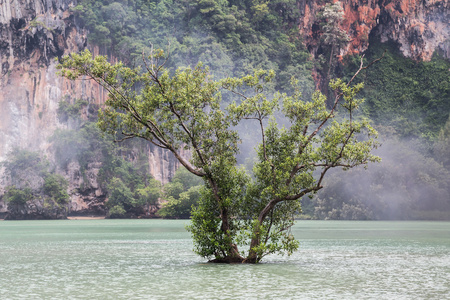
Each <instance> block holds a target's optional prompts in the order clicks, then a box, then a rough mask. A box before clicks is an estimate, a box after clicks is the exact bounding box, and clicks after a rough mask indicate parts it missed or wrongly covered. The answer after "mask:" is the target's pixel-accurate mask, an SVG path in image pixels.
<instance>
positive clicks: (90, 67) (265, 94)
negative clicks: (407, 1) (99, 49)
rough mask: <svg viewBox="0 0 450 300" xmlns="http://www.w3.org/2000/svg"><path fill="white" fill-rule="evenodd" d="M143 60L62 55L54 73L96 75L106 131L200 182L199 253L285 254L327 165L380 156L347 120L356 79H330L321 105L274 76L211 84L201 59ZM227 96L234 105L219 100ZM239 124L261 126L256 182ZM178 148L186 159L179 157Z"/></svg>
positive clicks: (234, 256) (226, 258) (230, 258)
mask: <svg viewBox="0 0 450 300" xmlns="http://www.w3.org/2000/svg"><path fill="white" fill-rule="evenodd" d="M143 61H144V64H143V66H144V67H143V69H140V68H129V67H125V66H124V65H123V64H121V63H118V64H115V65H111V64H110V63H109V62H108V61H107V58H106V57H104V56H97V57H95V58H92V55H91V53H90V52H89V51H84V52H83V53H81V54H72V55H71V56H66V57H64V58H63V59H62V60H61V64H60V66H59V68H60V69H61V70H62V71H61V73H62V75H63V76H65V77H67V78H70V79H76V78H79V77H85V78H89V79H93V80H95V81H97V82H98V83H99V84H100V85H102V86H103V87H104V88H105V89H106V90H107V91H108V92H109V98H108V100H107V102H106V106H105V107H104V108H103V109H102V110H101V112H100V113H99V122H98V124H99V126H100V128H101V129H102V130H103V131H104V132H107V133H110V134H112V135H114V136H115V137H116V138H117V139H118V140H125V139H130V138H142V139H145V140H147V141H149V142H150V143H152V144H154V145H156V146H158V147H161V148H163V149H167V150H169V151H171V152H172V153H173V154H174V155H175V157H176V158H177V159H178V160H179V161H180V163H181V164H182V165H183V166H184V167H185V168H186V169H187V170H188V171H189V172H191V173H192V174H194V175H196V176H198V177H201V178H202V179H203V180H204V183H205V185H204V188H202V190H201V191H200V194H201V197H200V200H199V206H198V207H197V208H196V209H195V210H194V211H193V213H192V224H191V225H190V226H189V230H190V231H191V233H192V235H193V239H194V245H195V251H196V252H197V253H198V254H199V255H201V256H204V257H207V258H213V259H214V261H217V262H248V263H255V262H258V261H260V260H261V259H262V258H263V257H264V256H265V255H267V254H270V253H280V252H281V253H288V254H289V253H291V252H292V251H294V250H295V249H296V248H297V247H298V243H297V241H295V239H294V238H293V236H292V235H291V234H290V233H289V228H290V227H291V226H292V224H293V215H294V214H295V213H297V212H299V211H300V210H301V207H300V199H301V198H302V197H304V196H307V195H310V194H312V193H315V192H316V191H318V190H320V189H321V188H322V184H323V179H324V177H325V175H326V173H327V172H328V171H329V170H330V169H332V168H336V167H342V168H352V167H354V166H357V165H361V164H367V163H368V162H374V161H378V160H379V158H378V157H376V156H374V155H372V154H371V150H372V149H373V148H376V147H377V142H376V140H375V139H374V138H375V137H376V134H377V133H376V131H375V130H374V129H373V128H372V127H371V126H370V124H369V122H368V121H367V120H365V119H362V118H357V117H356V116H355V115H354V112H355V110H357V109H358V107H359V105H360V104H361V103H362V99H357V98H356V94H357V92H358V91H359V90H360V89H362V87H363V85H362V84H357V85H354V86H352V85H351V81H352V80H353V79H352V80H350V82H349V83H344V82H343V81H342V80H339V79H338V80H335V81H332V82H331V83H330V86H331V88H332V89H333V90H334V91H335V99H334V102H333V104H332V106H331V107H330V108H327V106H326V97H325V96H323V95H322V94H321V93H320V92H315V93H314V94H313V95H312V97H311V99H303V98H302V95H301V93H300V87H299V86H298V84H297V82H296V81H295V80H292V84H293V86H294V92H293V93H292V94H291V95H286V94H282V93H272V92H271V89H270V88H269V87H270V86H271V84H270V83H271V81H272V80H273V78H274V76H275V74H274V72H273V71H264V70H256V71H255V72H254V73H253V74H251V75H246V76H243V77H240V78H225V79H222V80H218V81H215V80H214V79H213V78H212V76H211V75H209V71H208V68H207V67H203V65H202V64H201V63H200V64H198V65H197V66H196V67H194V68H184V69H178V70H176V71H175V72H174V73H170V72H169V71H168V70H166V69H165V68H164V65H165V63H166V62H167V56H165V54H164V52H163V51H162V50H152V52H151V54H150V56H149V57H143ZM363 68H364V67H363V66H362V64H361V66H360V69H359V70H358V71H357V72H356V74H357V73H359V71H360V70H361V69H363ZM356 74H355V76H356ZM224 94H229V95H227V97H228V98H230V99H234V101H233V102H229V103H225V102H224V101H223V100H222V95H224ZM242 122H254V123H255V124H256V126H257V127H258V128H259V135H260V143H259V145H257V161H256V163H255V165H254V167H253V174H252V175H253V176H250V175H249V174H247V173H246V172H245V170H244V168H240V167H239V166H238V164H237V160H236V155H237V154H238V152H239V147H238V145H239V143H240V142H241V138H240V136H239V132H238V131H237V130H236V127H235V126H237V125H238V124H240V123H242ZM280 124H284V125H283V126H281V125H280ZM183 148H185V149H189V150H190V152H191V154H192V158H191V159H190V160H187V159H186V158H184V157H183V156H182V155H181V154H180V150H181V149H183ZM243 248H244V249H245V248H247V249H248V250H247V251H243V250H242V249H243Z"/></svg>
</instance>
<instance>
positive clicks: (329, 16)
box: [319, 1, 350, 80]
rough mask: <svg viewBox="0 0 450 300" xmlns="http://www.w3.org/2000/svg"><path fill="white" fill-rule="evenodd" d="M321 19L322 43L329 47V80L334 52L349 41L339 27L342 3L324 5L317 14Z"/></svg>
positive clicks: (328, 78)
mask: <svg viewBox="0 0 450 300" xmlns="http://www.w3.org/2000/svg"><path fill="white" fill-rule="evenodd" d="M319 17H320V19H322V29H323V35H322V38H323V43H324V44H325V45H326V46H329V47H330V59H329V62H328V72H327V80H330V73H331V69H333V66H334V61H333V58H334V56H335V52H336V51H339V50H340V49H341V48H342V47H344V46H346V45H347V43H348V42H349V41H350V38H349V36H348V35H347V33H346V32H345V30H342V29H341V28H340V25H341V24H342V21H343V20H344V11H343V9H342V3H341V2H339V1H338V2H336V3H334V4H330V3H329V4H327V5H325V7H324V9H323V11H322V12H321V14H320V15H319Z"/></svg>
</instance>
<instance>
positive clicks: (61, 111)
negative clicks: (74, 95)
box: [56, 99, 89, 122]
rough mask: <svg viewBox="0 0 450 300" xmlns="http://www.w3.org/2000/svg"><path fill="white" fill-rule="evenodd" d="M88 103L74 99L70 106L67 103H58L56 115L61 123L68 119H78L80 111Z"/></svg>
mask: <svg viewBox="0 0 450 300" xmlns="http://www.w3.org/2000/svg"><path fill="white" fill-rule="evenodd" d="M88 104H89V103H88V102H87V101H86V100H83V99H76V100H75V103H74V104H70V103H69V102H67V101H64V100H62V101H59V103H58V109H57V111H56V112H57V115H58V119H59V120H60V121H61V122H66V121H67V120H68V119H69V118H72V119H78V118H80V111H81V109H82V108H83V107H85V106H87V105H88Z"/></svg>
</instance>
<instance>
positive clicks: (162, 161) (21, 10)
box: [0, 0, 179, 218]
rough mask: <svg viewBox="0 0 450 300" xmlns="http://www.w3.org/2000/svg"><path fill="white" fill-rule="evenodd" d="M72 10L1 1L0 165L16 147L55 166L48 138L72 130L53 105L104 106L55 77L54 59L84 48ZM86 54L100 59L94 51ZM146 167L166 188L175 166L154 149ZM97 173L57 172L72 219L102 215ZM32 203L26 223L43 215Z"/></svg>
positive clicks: (60, 4) (55, 2)
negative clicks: (81, 101) (80, 102)
mask: <svg viewBox="0 0 450 300" xmlns="http://www.w3.org/2000/svg"><path fill="white" fill-rule="evenodd" d="M76 4H77V1H73V0H40V1H36V0H0V91H1V92H0V113H1V118H0V161H2V160H4V159H5V157H6V155H7V153H8V152H9V151H11V150H12V149H13V148H14V147H19V148H24V149H28V150H30V151H38V152H40V153H42V154H44V155H45V156H46V157H47V159H49V160H50V161H51V162H53V163H54V160H55V157H54V153H53V151H54V150H53V149H52V144H51V142H49V137H50V136H51V135H52V134H53V132H54V131H55V129H57V128H70V126H71V125H70V124H68V123H67V122H65V123H62V122H60V120H58V117H57V108H58V103H59V102H60V101H61V100H62V99H65V101H69V102H72V103H73V102H74V101H75V100H76V99H80V98H82V99H84V100H86V101H87V102H88V103H89V104H95V106H97V107H98V106H100V105H101V104H103V103H104V101H105V100H106V96H107V95H106V93H105V92H104V90H103V89H102V88H101V87H100V86H98V85H97V84H96V83H95V82H91V81H87V80H80V81H69V80H66V79H63V78H62V77H60V76H58V75H57V69H56V65H57V62H56V61H55V58H57V57H61V56H62V55H64V54H68V53H71V52H78V51H81V50H83V49H85V48H86V47H88V44H87V31H86V30H85V29H83V28H82V27H80V26H78V25H77V22H76V19H75V17H74V16H73V15H72V13H71V11H70V8H71V7H73V6H75V5H76ZM90 48H91V51H92V52H93V53H95V54H98V53H99V50H98V48H96V47H90ZM93 106H94V105H93ZM149 163H150V165H151V169H150V171H151V173H152V174H154V175H155V177H156V178H158V180H161V181H162V182H168V181H169V179H170V178H171V177H172V176H173V174H174V172H175V170H176V169H177V168H178V166H179V165H178V164H177V163H176V162H175V158H174V157H173V156H171V155H170V154H168V153H165V152H164V151H160V150H159V149H153V148H151V149H150V150H149ZM99 169H100V165H99V164H98V163H91V164H90V165H89V166H88V168H87V169H86V170H83V172H81V170H80V165H79V164H78V163H77V162H71V163H70V164H69V165H68V167H67V168H66V169H64V170H58V173H60V174H62V175H64V177H65V178H66V179H68V181H69V195H70V197H71V202H70V205H69V208H70V211H71V212H72V213H76V214H83V213H86V214H104V213H105V209H104V203H105V199H106V194H105V191H104V190H102V188H101V187H100V185H99V184H98V182H97V174H98V171H99ZM1 173H3V172H1V170H0V174H1ZM0 177H1V176H0ZM3 180H4V179H3ZM8 184H11V183H8V182H0V213H4V212H6V210H7V205H6V204H5V203H4V201H3V200H2V197H1V196H2V194H3V193H4V187H5V186H6V185H8ZM33 203H34V202H33ZM33 203H30V205H29V206H27V207H21V208H20V209H21V210H26V211H27V213H26V215H28V216H29V217H30V218H33V217H32V216H34V215H37V214H42V212H40V211H39V207H40V204H39V201H38V202H36V203H34V204H33ZM18 213H19V214H22V213H24V211H18Z"/></svg>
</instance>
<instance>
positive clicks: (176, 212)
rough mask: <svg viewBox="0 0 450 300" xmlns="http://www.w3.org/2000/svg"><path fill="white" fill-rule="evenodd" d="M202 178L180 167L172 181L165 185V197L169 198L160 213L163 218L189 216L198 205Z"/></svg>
mask: <svg viewBox="0 0 450 300" xmlns="http://www.w3.org/2000/svg"><path fill="white" fill-rule="evenodd" d="M201 186H202V180H201V179H200V178H199V177H197V176H195V175H193V174H192V173H190V172H189V171H187V170H186V169H185V168H179V169H178V170H177V172H176V173H175V176H174V177H173V178H172V181H171V182H170V183H168V184H166V185H165V186H164V199H165V200H167V202H166V203H164V204H163V206H162V208H161V209H160V210H159V211H158V215H159V216H161V217H163V218H183V219H185V218H189V217H190V215H191V209H192V208H193V207H196V206H197V205H198V201H199V199H200V189H201Z"/></svg>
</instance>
